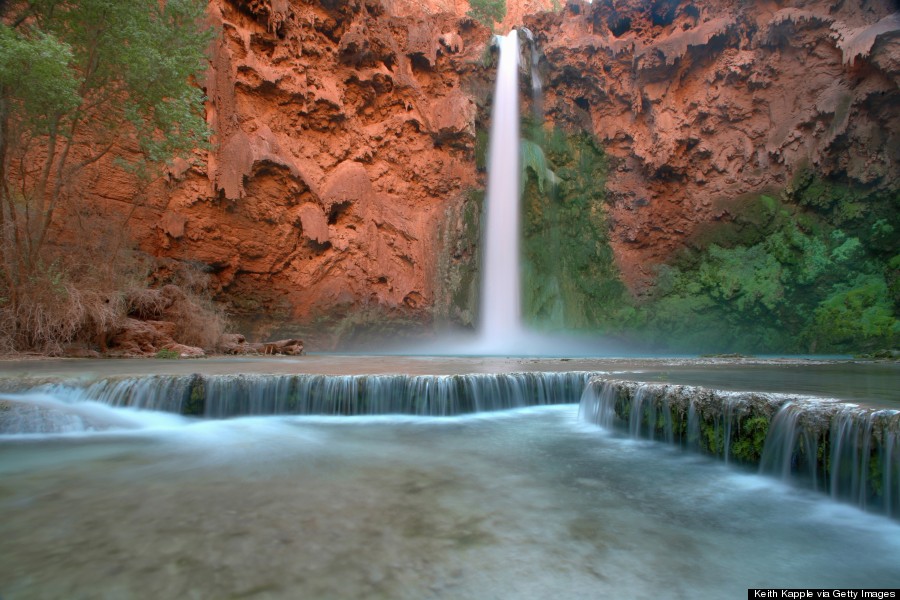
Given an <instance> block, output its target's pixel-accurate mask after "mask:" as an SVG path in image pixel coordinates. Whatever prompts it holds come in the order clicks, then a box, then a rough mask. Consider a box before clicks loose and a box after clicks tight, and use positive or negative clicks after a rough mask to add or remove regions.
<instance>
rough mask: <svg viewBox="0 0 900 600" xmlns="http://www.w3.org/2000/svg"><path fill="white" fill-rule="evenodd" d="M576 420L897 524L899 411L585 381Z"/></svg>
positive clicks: (805, 398)
mask: <svg viewBox="0 0 900 600" xmlns="http://www.w3.org/2000/svg"><path fill="white" fill-rule="evenodd" d="M579 418H580V419H582V420H585V421H588V422H591V423H594V424H596V425H600V426H601V427H604V428H607V429H618V430H624V431H627V432H628V433H629V435H631V437H634V438H642V439H651V440H659V441H665V442H667V443H670V444H675V445H678V446H681V447H684V448H686V449H691V450H696V451H700V452H704V453H707V454H712V455H714V456H717V457H719V458H722V459H724V460H725V461H734V462H738V463H743V464H748V465H758V467H759V469H760V471H761V472H763V473H766V474H769V475H773V476H776V477H780V478H782V479H783V480H786V481H790V482H793V483H799V484H801V485H804V486H806V487H810V488H812V489H817V490H820V491H824V492H826V493H828V494H830V495H831V496H832V497H833V498H835V499H840V500H843V501H848V502H852V503H854V504H856V505H858V506H859V507H861V508H864V509H869V510H873V511H875V512H882V513H885V514H887V515H889V516H892V517H894V518H900V411H897V410H885V409H876V408H870V407H865V406H859V405H856V404H847V403H844V402H841V401H838V400H830V399H823V398H814V397H809V396H796V395H789V394H774V393H758V392H731V391H721V390H715V389H709V388H704V387H696V386H688V385H672V384H659V383H639V382H634V381H618V380H609V379H602V378H597V377H595V378H592V379H591V380H590V382H589V383H588V385H587V386H586V387H585V390H584V393H583V394H582V397H581V402H580V404H579Z"/></svg>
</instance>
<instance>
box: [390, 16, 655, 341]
mask: <svg viewBox="0 0 900 600" xmlns="http://www.w3.org/2000/svg"><path fill="white" fill-rule="evenodd" d="M526 32H527V30H526ZM528 35H529V36H530V32H529V33H528ZM494 41H495V43H496V45H497V46H498V50H499V62H498V65H497V79H496V82H495V88H494V99H493V105H492V109H491V130H490V138H489V145H488V168H487V173H488V183H487V194H486V201H485V213H484V231H483V236H482V242H483V243H482V261H481V286H480V302H479V315H478V328H477V330H476V331H475V332H461V331H444V332H440V333H439V334H438V335H437V336H436V337H435V339H434V340H432V341H428V342H420V343H414V344H413V345H412V346H410V345H409V344H408V343H407V342H404V343H395V344H392V343H391V342H390V341H386V343H385V346H382V347H381V348H380V349H379V352H382V351H383V352H386V353H394V352H396V353H410V354H431V355H444V356H454V355H476V356H548V357H555V356H609V355H612V354H616V355H627V354H631V353H635V354H636V353H639V351H637V350H632V349H631V348H628V347H626V346H624V345H623V344H621V343H615V342H613V341H611V340H609V339H606V338H602V337H600V336H597V335H591V334H576V333H567V332H562V331H553V332H550V331H538V330H532V329H528V328H526V327H525V326H524V325H523V322H522V293H521V285H522V278H521V273H520V269H521V266H520V248H519V246H520V244H519V242H520V237H521V231H520V213H521V207H520V204H521V181H520V178H521V166H520V160H521V159H520V156H519V153H520V131H519V125H520V111H519V57H520V48H519V32H518V31H517V30H515V29H514V30H512V31H511V32H510V33H509V34H508V35H506V36H495V37H494ZM532 62H533V61H532ZM532 66H533V65H532ZM532 80H533V93H534V94H535V96H536V98H537V97H538V96H539V94H540V87H541V86H540V83H539V79H538V78H537V72H536V71H534V70H533V73H532ZM539 105H540V102H539V101H537V100H536V101H535V106H539Z"/></svg>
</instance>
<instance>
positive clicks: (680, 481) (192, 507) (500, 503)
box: [0, 406, 900, 600]
mask: <svg viewBox="0 0 900 600" xmlns="http://www.w3.org/2000/svg"><path fill="white" fill-rule="evenodd" d="M0 512H2V514H3V515H4V518H3V519H2V520H0V557H2V560H0V597H2V598H4V600H13V599H16V598H56V597H60V598H62V597H65V598H81V597H84V598H87V597H90V598H297V597H307V598H410V599H412V598H416V599H419V598H460V599H465V598H473V599H475V598H477V599H485V598H526V599H527V598H542V599H543V598H548V597H572V598H576V597H583V598H589V597H614V596H621V597H630V598H655V597H657V596H660V597H666V598H724V597H744V594H745V590H746V589H747V588H748V587H776V586H780V587H807V586H810V587H830V586H833V587H900V571H898V570H897V568H896V565H897V559H898V557H900V526H898V525H897V524H896V523H894V522H891V521H888V520H886V519H883V518H881V517H877V516H873V515H868V514H865V513H862V512H860V511H858V510H856V509H854V508H852V507H848V506H842V505H838V504H834V503H832V502H831V501H830V500H828V499H826V498H823V497H821V496H819V495H817V494H812V493H810V494H807V493H805V492H803V491H799V490H794V489H791V488H787V487H784V486H781V485H780V484H778V483H775V482H773V481H771V480H767V479H764V478H761V477H758V476H756V475H754V474H751V473H744V472H739V471H735V470H733V469H732V468H729V467H726V466H725V465H722V464H720V463H717V462H715V461H713V460H709V459H706V458H704V457H701V456H697V455H691V454H683V453H680V452H678V451H676V450H673V449H670V448H667V447H665V446H661V445H657V444H653V443H644V442H635V441H631V440H623V439H620V438H617V437H615V436H611V435H608V434H607V433H605V432H604V431H602V430H600V429H598V428H596V427H593V426H590V425H586V424H582V423H580V422H579V421H578V420H577V407H576V406H557V407H543V408H531V409H524V410H518V411H509V412H499V413H488V414H479V415H471V416H467V417H454V418H415V417H365V418H326V417H260V418H240V419H232V420H228V421H190V420H184V419H181V420H178V421H177V422H171V421H166V420H163V421H160V420H159V419H150V420H148V422H147V426H146V428H144V429H139V430H134V431H120V432H118V431H111V432H105V433H94V434H77V435H61V436H59V435H58V436H31V437H24V438H23V437H19V438H9V437H7V438H5V439H2V441H0Z"/></svg>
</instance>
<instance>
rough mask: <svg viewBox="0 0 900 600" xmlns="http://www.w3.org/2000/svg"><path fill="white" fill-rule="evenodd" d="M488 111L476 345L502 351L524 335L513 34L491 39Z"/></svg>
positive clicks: (516, 47)
mask: <svg viewBox="0 0 900 600" xmlns="http://www.w3.org/2000/svg"><path fill="white" fill-rule="evenodd" d="M495 39H497V41H498V43H499V46H500V63H499V65H498V68H497V82H496V87H495V90H494V105H493V110H492V113H491V137H490V149H489V152H490V156H489V161H488V186H487V203H486V209H485V210H486V214H485V222H486V230H485V246H484V257H483V263H482V264H483V273H482V278H481V315H480V319H479V342H480V343H479V346H482V347H483V349H484V350H486V351H490V349H492V348H494V349H498V350H499V349H508V348H510V347H511V346H512V345H513V344H514V343H515V340H516V339H520V338H522V337H524V330H523V329H522V308H521V292H520V285H521V284H520V276H519V191H520V190H519V172H520V168H519V34H518V32H516V31H515V30H513V31H511V32H510V33H509V34H508V35H507V36H505V37H499V36H498V37H497V38H495Z"/></svg>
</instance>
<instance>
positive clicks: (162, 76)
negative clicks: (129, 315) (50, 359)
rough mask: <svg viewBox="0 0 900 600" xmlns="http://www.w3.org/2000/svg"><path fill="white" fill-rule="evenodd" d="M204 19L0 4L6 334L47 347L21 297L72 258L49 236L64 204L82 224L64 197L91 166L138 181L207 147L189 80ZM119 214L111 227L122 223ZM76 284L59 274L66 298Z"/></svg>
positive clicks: (146, 5) (198, 68) (185, 5)
mask: <svg viewBox="0 0 900 600" xmlns="http://www.w3.org/2000/svg"><path fill="white" fill-rule="evenodd" d="M205 19H206V3H205V2H203V1H202V0H165V1H164V2H159V1H157V0H130V1H128V2H119V1H116V0H78V1H77V2H67V1H63V0H7V1H5V2H0V179H2V185H0V225H2V229H3V230H4V236H3V237H2V239H0V297H4V298H6V299H7V302H5V303H4V305H3V307H2V314H0V320H2V321H3V322H4V329H5V330H6V332H8V338H9V339H16V340H37V339H43V340H45V341H46V342H47V343H51V340H48V339H46V338H47V336H46V335H44V333H41V332H38V333H37V334H36V333H35V332H34V331H29V329H31V330H33V329H34V326H33V322H34V315H33V314H32V313H33V312H34V311H33V310H31V309H29V307H28V306H26V305H25V303H26V302H27V301H26V298H34V297H36V295H37V296H40V295H41V294H40V293H39V292H40V290H38V289H37V286H34V285H32V283H33V282H34V280H35V277H37V276H41V273H42V272H41V266H40V265H41V264H51V263H54V262H55V261H57V260H60V259H62V260H63V262H65V263H67V264H69V263H71V262H72V261H71V260H69V257H70V256H71V255H72V254H75V253H77V252H74V251H77V248H75V249H73V248H66V247H65V244H64V242H63V241H62V240H57V239H53V236H54V232H55V231H56V230H57V229H56V228H55V227H54V226H55V225H56V223H55V222H54V219H55V218H57V214H58V212H59V211H60V210H61V209H62V208H65V213H66V214H67V215H70V216H74V215H79V219H80V223H81V224H83V223H84V219H82V218H81V214H82V213H83V212H84V207H83V206H81V205H80V202H79V198H78V197H77V195H74V194H72V193H71V192H72V190H77V189H79V186H80V185H83V183H84V182H82V181H79V177H80V175H81V174H82V173H83V172H84V170H85V169H86V168H87V167H89V166H90V165H93V164H95V163H97V162H98V161H101V160H105V161H108V162H109V163H110V164H112V165H114V166H116V167H118V168H121V169H123V170H125V171H127V172H129V173H130V174H131V175H132V176H133V181H135V183H136V185H137V186H140V187H141V188H143V187H145V186H146V185H147V184H148V182H149V181H151V180H152V179H154V178H155V177H157V176H159V175H160V174H161V173H162V168H161V167H162V163H163V162H164V161H166V160H168V159H170V158H173V157H174V156H178V155H182V156H188V155H189V154H190V153H191V152H192V151H193V150H194V149H195V148H202V147H205V146H206V145H207V140H208V138H209V134H210V132H209V130H208V127H207V125H206V121H205V119H204V110H203V101H204V98H203V93H202V91H201V90H200V88H199V87H198V86H197V85H195V83H196V78H197V76H198V75H199V74H200V73H201V72H202V70H203V69H204V67H205V65H206V63H207V57H206V49H207V47H208V45H209V42H210V41H211V39H212V38H213V36H214V32H213V31H212V30H211V29H209V28H208V27H207V26H206V25H204V23H205ZM133 202H134V203H135V204H139V203H140V202H141V195H140V192H139V194H138V197H137V198H135V199H134V200H133ZM126 214H127V215H128V216H126V217H125V219H124V221H123V220H122V219H116V221H117V222H115V223H114V224H113V227H115V228H117V229H118V230H126V229H127V228H126V225H127V219H128V218H130V215H131V214H132V211H126ZM104 217H105V219H106V220H109V218H110V215H105V216H104ZM101 220H102V219H101ZM96 233H97V231H96V230H95V231H85V232H83V235H82V237H90V236H91V235H94V234H96ZM120 249H121V247H120V244H118V243H117V244H116V245H115V247H113V248H112V249H111V250H112V252H113V254H117V253H118V252H119V251H120ZM112 262H115V261H112ZM69 266H70V267H71V265H69ZM80 284H81V282H80V281H78V280H72V279H67V280H66V285H67V286H68V287H67V290H68V291H69V292H70V295H72V297H77V296H79V294H78V292H77V289H76V288H77V287H78V286H79V285H80ZM69 312H71V311H69ZM46 314H48V313H47V312H46V311H43V312H42V315H46ZM60 314H62V313H60ZM66 314H69V313H66ZM70 316H71V315H70ZM76 316H77V315H76ZM39 321H40V322H41V323H43V325H42V326H41V328H42V331H44V332H46V331H50V330H51V329H54V327H50V324H49V323H47V322H45V321H46V319H44V316H41V317H40V319H39ZM48 328H49V329H48ZM51 337H52V336H51ZM58 342H59V340H56V341H52V344H58ZM17 343H20V342H17ZM21 343H23V344H24V343H25V342H21ZM52 344H51V345H52ZM26 345H27V344H26Z"/></svg>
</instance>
